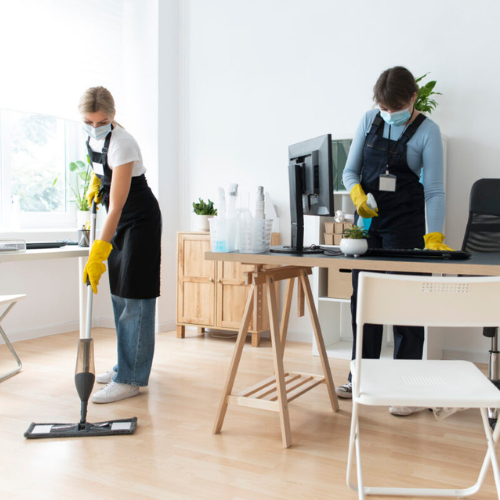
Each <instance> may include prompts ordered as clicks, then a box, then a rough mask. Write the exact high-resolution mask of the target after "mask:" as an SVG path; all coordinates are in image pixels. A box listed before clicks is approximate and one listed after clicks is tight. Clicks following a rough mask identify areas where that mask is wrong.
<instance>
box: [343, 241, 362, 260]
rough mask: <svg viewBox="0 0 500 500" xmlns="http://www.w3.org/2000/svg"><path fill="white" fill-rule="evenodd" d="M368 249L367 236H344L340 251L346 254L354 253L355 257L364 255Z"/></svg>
mask: <svg viewBox="0 0 500 500" xmlns="http://www.w3.org/2000/svg"><path fill="white" fill-rule="evenodd" d="M367 250H368V241H366V239H365V238H361V239H356V240H355V239H352V238H342V239H341V240H340V251H341V252H342V253H343V254H344V255H353V256H354V257H359V256H360V255H363V254H364V253H366V251H367Z"/></svg>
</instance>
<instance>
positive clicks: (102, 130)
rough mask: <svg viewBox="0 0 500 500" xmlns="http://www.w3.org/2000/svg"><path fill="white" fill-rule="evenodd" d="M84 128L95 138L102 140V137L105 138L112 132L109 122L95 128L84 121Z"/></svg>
mask: <svg viewBox="0 0 500 500" xmlns="http://www.w3.org/2000/svg"><path fill="white" fill-rule="evenodd" d="M83 130H85V132H86V133H87V134H88V135H90V137H93V138H94V139H96V140H98V141H100V140H101V139H104V138H105V137H106V136H107V135H108V134H109V133H110V132H111V123H108V124H107V125H103V126H102V127H97V128H94V127H93V126H92V125H88V124H87V123H84V124H83Z"/></svg>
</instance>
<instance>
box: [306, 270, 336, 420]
mask: <svg viewBox="0 0 500 500" xmlns="http://www.w3.org/2000/svg"><path fill="white" fill-rule="evenodd" d="M300 281H301V283H302V288H303V289H304V292H305V298H306V302H307V307H308V309H309V314H310V316H311V321H312V324H313V329H314V335H315V336H316V343H317V345H318V351H319V357H320V359H321V364H322V366H323V373H324V374H325V382H326V387H327V391H328V396H329V397H330V403H331V404H332V409H333V411H338V410H339V402H338V400H337V394H336V392H335V384H334V383H333V377H332V372H331V370H330V363H329V362H328V356H327V354H326V349H325V342H324V340H323V334H322V333H321V325H320V324H319V319H318V313H317V311H316V307H315V305H314V298H313V294H312V291H311V284H310V283H309V278H308V276H307V274H306V273H305V272H303V271H302V273H301V276H300Z"/></svg>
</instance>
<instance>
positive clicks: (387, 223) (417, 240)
mask: <svg viewBox="0 0 500 500" xmlns="http://www.w3.org/2000/svg"><path fill="white" fill-rule="evenodd" d="M424 120H425V116H424V115H422V114H419V115H418V116H417V118H415V120H414V121H413V123H411V124H410V125H409V126H408V127H407V128H406V130H405V131H404V132H403V134H402V135H401V137H400V138H399V139H398V140H397V141H393V140H390V139H384V137H383V132H384V120H383V118H382V117H381V116H380V113H378V114H377V116H376V117H375V119H374V120H373V123H372V126H371V128H370V131H369V132H368V134H367V135H366V138H365V145H364V149H363V164H362V167H361V187H362V188H363V190H364V192H365V193H367V194H368V193H372V194H373V196H374V197H375V200H376V202H377V206H378V217H373V218H372V221H371V224H370V228H369V229H368V234H369V236H370V238H368V246H369V247H370V248H402V249H404V248H424V245H425V241H424V234H425V197H424V188H423V186H422V184H421V183H420V180H419V178H418V176H417V174H415V172H413V170H411V168H410V167H409V165H408V162H407V159H406V145H407V143H408V141H409V140H410V139H411V138H412V136H413V134H414V133H415V132H416V131H417V129H418V127H420V125H421V124H422V123H423V121H424ZM387 166H389V168H388V170H389V173H390V174H392V175H395V176H396V177H397V180H396V191H380V190H379V177H380V175H381V174H385V173H386V170H387ZM357 220H358V217H357V216H356V217H355V221H356V222H357ZM359 273H360V271H358V270H354V269H353V271H352V288H353V293H352V297H351V318H352V319H351V321H352V331H353V333H354V342H353V346H352V359H354V358H355V356H356V331H357V324H356V309H357V295H358V280H359ZM405 274H410V273H405ZM408 307H412V304H408ZM393 330H394V358H395V359H422V352H423V345H424V328H423V327H416V326H397V325H394V327H393ZM382 335H383V327H382V325H372V324H366V325H365V326H364V329H363V347H362V356H363V358H370V359H378V358H380V352H381V348H382ZM349 380H351V374H350V373H349Z"/></svg>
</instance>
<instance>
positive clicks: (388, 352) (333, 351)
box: [313, 340, 394, 360]
mask: <svg viewBox="0 0 500 500" xmlns="http://www.w3.org/2000/svg"><path fill="white" fill-rule="evenodd" d="M393 352H394V345H393V344H389V345H387V346H385V347H383V348H382V354H381V357H382V358H383V359H391V358H392V356H393ZM351 354H352V342H347V341H344V340H341V341H340V342H334V343H333V344H330V345H327V346H326V355H327V356H328V357H329V358H334V359H347V360H350V359H351ZM313 355H314V356H319V353H318V348H317V346H316V345H315V344H314V346H313Z"/></svg>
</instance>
